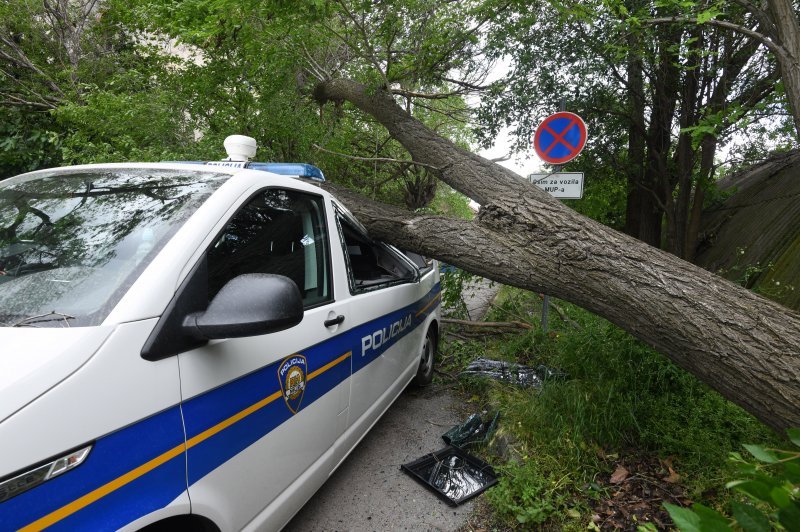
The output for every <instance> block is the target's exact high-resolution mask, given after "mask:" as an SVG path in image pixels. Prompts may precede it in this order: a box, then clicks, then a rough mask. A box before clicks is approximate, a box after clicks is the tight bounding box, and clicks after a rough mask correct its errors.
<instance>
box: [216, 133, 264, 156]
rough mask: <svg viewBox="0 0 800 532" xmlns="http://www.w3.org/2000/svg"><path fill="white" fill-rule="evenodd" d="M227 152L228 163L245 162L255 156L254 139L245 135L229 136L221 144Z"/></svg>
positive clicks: (255, 145)
mask: <svg viewBox="0 0 800 532" xmlns="http://www.w3.org/2000/svg"><path fill="white" fill-rule="evenodd" d="M222 144H223V146H225V151H226V152H228V158H227V160H228V161H241V162H247V161H249V160H250V159H252V158H253V157H255V155H256V150H257V149H258V145H257V144H256V139H254V138H253V137H247V136H245V135H231V136H229V137H227V138H226V139H225V142H223V143H222Z"/></svg>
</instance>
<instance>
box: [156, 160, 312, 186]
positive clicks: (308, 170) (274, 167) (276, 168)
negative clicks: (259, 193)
mask: <svg viewBox="0 0 800 532" xmlns="http://www.w3.org/2000/svg"><path fill="white" fill-rule="evenodd" d="M165 162H170V163H181V164H204V165H206V166H221V167H224V168H248V169H250V170H261V171H262V172H272V173H273V174H280V175H288V176H298V177H307V178H309V179H316V180H317V181H325V175H324V174H323V173H322V170H320V169H319V168H317V167H316V166H314V165H313V164H306V163H251V162H244V161H165Z"/></svg>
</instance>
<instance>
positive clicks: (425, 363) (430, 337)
mask: <svg viewBox="0 0 800 532" xmlns="http://www.w3.org/2000/svg"><path fill="white" fill-rule="evenodd" d="M436 347H437V346H436V333H435V332H434V331H433V326H431V327H429V328H428V332H427V333H425V341H424V342H423V343H422V353H421V354H420V357H419V368H418V369H417V375H416V376H415V377H414V384H415V385H416V386H426V385H428V384H430V383H431V381H432V380H433V363H434V361H435V360H436Z"/></svg>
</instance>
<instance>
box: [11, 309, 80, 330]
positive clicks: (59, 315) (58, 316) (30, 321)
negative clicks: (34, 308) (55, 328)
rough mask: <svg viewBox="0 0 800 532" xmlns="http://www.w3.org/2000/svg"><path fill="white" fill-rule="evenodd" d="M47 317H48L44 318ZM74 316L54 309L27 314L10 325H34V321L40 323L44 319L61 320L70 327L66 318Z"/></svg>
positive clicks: (70, 318)
mask: <svg viewBox="0 0 800 532" xmlns="http://www.w3.org/2000/svg"><path fill="white" fill-rule="evenodd" d="M45 318H49V319H45ZM74 319H75V316H70V315H69V314H64V313H63V312H56V311H55V310H53V311H50V312H48V313H47V314H37V315H36V316H29V317H27V318H22V319H21V320H19V321H18V322H16V323H13V324H11V327H25V326H29V327H36V325H35V323H41V322H45V321H63V322H64V323H66V324H67V327H70V324H69V322H68V321H67V320H74Z"/></svg>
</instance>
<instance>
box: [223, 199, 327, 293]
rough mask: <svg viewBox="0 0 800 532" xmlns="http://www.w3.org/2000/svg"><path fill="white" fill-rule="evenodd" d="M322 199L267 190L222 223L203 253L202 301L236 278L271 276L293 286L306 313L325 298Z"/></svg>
mask: <svg viewBox="0 0 800 532" xmlns="http://www.w3.org/2000/svg"><path fill="white" fill-rule="evenodd" d="M323 205H324V204H323V200H322V198H321V197H319V196H314V195H311V194H305V193H302V192H297V191H293V190H283V189H268V190H266V191H264V192H261V193H259V194H258V195H257V196H255V197H254V198H253V199H251V200H250V201H249V202H248V203H247V204H246V205H245V206H244V207H243V208H242V209H240V210H239V212H237V213H236V215H235V216H234V217H233V218H232V219H231V221H230V222H228V225H227V226H226V227H225V229H224V230H223V231H222V234H221V235H220V237H219V238H218V239H217V242H216V243H215V244H214V245H213V246H212V248H211V249H210V250H209V251H208V298H209V301H210V300H211V299H212V298H213V297H214V296H215V295H216V294H217V292H219V291H220V289H221V288H222V287H223V285H225V283H227V282H228V281H230V280H231V279H233V278H234V277H236V276H238V275H242V274H245V273H271V274H278V275H284V276H286V277H288V278H289V279H291V280H292V281H294V282H295V284H296V285H297V288H299V289H300V293H301V294H302V296H303V304H304V306H305V307H306V308H308V307H311V306H315V305H318V304H320V303H324V302H326V301H329V300H330V299H331V288H330V286H331V284H330V254H329V251H328V233H327V230H326V227H325V216H324V212H325V211H324V206H323Z"/></svg>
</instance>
